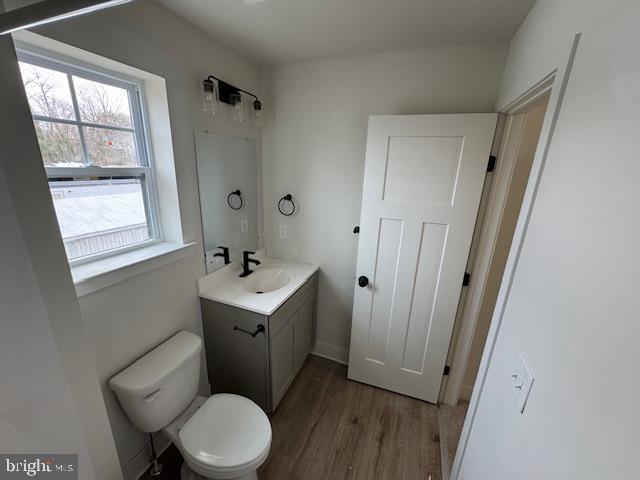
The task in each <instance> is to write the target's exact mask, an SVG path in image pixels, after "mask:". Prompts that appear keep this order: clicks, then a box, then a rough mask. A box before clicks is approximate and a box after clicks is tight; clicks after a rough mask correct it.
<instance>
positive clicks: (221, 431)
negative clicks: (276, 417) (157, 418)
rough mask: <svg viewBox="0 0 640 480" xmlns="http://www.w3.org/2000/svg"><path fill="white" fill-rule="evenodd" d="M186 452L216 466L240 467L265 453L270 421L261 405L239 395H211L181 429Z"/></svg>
mask: <svg viewBox="0 0 640 480" xmlns="http://www.w3.org/2000/svg"><path fill="white" fill-rule="evenodd" d="M179 436H180V441H181V443H182V445H183V447H184V449H185V450H186V452H187V453H188V454H189V455H190V456H191V457H192V458H193V459H195V460H197V461H199V462H201V463H204V464H206V465H207V466H210V467H214V468H222V469H224V468H238V467H242V466H244V465H247V464H249V463H251V462H254V461H256V460H257V459H258V458H260V457H262V456H264V455H265V454H266V453H267V452H268V450H269V447H270V445H271V424H270V423H269V419H268V418H267V416H266V415H265V413H264V412H263V411H262V409H261V408H260V407H258V405H256V404H255V403H253V402H252V401H251V400H249V399H248V398H245V397H241V396H239V395H232V394H228V393H221V394H217V395H212V396H211V397H209V399H208V400H207V401H206V402H204V403H203V404H202V406H201V407H200V408H199V409H198V411H197V412H196V413H194V414H193V416H192V417H191V418H190V419H189V420H188V421H187V423H185V424H184V425H183V427H182V428H181V429H180V432H179Z"/></svg>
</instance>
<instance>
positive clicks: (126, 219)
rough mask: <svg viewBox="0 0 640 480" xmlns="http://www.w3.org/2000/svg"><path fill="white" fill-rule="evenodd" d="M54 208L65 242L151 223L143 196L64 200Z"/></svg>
mask: <svg viewBox="0 0 640 480" xmlns="http://www.w3.org/2000/svg"><path fill="white" fill-rule="evenodd" d="M53 205H54V207H55V209H56V214H57V216H58V223H59V224H60V231H61V232H62V237H63V238H65V239H68V238H70V237H77V236H81V235H86V234H91V233H96V232H103V231H106V230H114V229H119V228H124V227H129V226H132V225H139V224H145V223H146V222H147V218H146V215H145V211H144V203H143V201H142V197H141V195H140V194H139V193H122V194H117V195H113V194H111V195H91V196H86V197H70V198H60V199H55V200H54V202H53Z"/></svg>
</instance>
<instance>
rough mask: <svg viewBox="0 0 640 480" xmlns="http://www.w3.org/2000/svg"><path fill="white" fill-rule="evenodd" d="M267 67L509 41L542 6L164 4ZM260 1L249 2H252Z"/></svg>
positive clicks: (336, 0)
mask: <svg viewBox="0 0 640 480" xmlns="http://www.w3.org/2000/svg"><path fill="white" fill-rule="evenodd" d="M158 1H159V2H160V3H162V4H163V5H165V6H166V7H168V8H169V9H171V10H172V11H174V12H175V13H177V14H178V15H180V16H181V17H183V18H185V19H186V20H188V21H189V22H191V23H193V24H195V25H196V26H198V27H199V28H201V29H202V30H204V31H206V32H208V33H209V34H211V35H212V36H213V37H215V38H217V39H218V40H220V41H221V42H222V43H225V44H227V45H229V46H230V47H232V48H233V49H234V50H236V51H237V52H238V53H241V54H243V55H244V56H245V57H247V58H248V59H250V60H253V61H254V62H256V63H259V64H261V65H273V64H283V63H289V62H295V61H301V60H311V59H319V58H328V57H344V56H351V55H361V54H368V53H380V52H390V51H397V50H411V49H420V48H429V47H434V46H444V45H463V44H474V43H484V42H493V41H507V40H509V39H510V38H511V37H512V36H513V34H514V33H515V31H516V30H517V28H518V26H520V24H521V23H522V21H523V20H524V18H525V17H526V15H527V13H528V12H529V10H530V9H531V7H532V6H533V4H534V3H535V0H265V1H261V2H258V3H247V2H245V1H244V0H158ZM252 1H255V0H249V2H252Z"/></svg>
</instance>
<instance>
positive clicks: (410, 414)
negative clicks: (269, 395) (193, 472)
mask: <svg viewBox="0 0 640 480" xmlns="http://www.w3.org/2000/svg"><path fill="white" fill-rule="evenodd" d="M270 420H271V426H272V429H273V441H272V444H271V452H270V454H269V458H268V459H267V461H266V462H265V463H264V464H263V465H262V467H261V468H260V471H259V477H260V480H325V479H326V480H329V479H330V480H342V479H345V480H347V479H348V480H428V479H429V475H431V479H432V480H442V476H441V469H440V444H439V434H438V432H439V430H438V407H437V406H435V405H431V404H429V403H425V402H421V401H419V400H415V399H412V398H409V397H405V396H402V395H398V394H396V393H392V392H388V391H386V390H381V389H378V388H375V387H371V386H369V385H364V384H361V383H357V382H352V381H350V380H348V379H347V367H345V366H344V365H340V364H338V363H335V362H332V361H330V360H325V359H322V358H319V357H316V356H313V355H311V356H309V358H308V359H307V362H306V363H305V365H304V366H303V367H302V370H301V371H300V373H299V374H298V376H297V377H296V379H295V381H294V382H293V384H292V385H291V387H290V388H289V391H288V392H287V393H286V395H285V397H284V398H283V400H282V402H281V404H280V405H279V406H278V409H277V411H276V412H275V413H274V414H272V415H270ZM160 461H161V462H162V463H163V465H164V471H163V473H162V475H161V476H159V477H151V476H149V474H148V473H147V474H146V475H145V476H143V477H142V479H143V480H151V479H152V478H153V480H179V478H180V475H179V471H180V465H181V464H182V457H181V456H180V453H179V452H178V450H177V448H176V447H175V446H173V445H171V446H170V447H169V448H168V449H167V450H166V451H165V452H164V453H163V454H162V455H161V456H160Z"/></svg>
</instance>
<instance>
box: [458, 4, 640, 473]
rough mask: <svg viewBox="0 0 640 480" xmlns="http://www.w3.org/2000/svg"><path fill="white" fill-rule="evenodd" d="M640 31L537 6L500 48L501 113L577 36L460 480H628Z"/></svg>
mask: <svg viewBox="0 0 640 480" xmlns="http://www.w3.org/2000/svg"><path fill="white" fill-rule="evenodd" d="M639 25H640V4H639V3H638V2H637V1H622V0H616V1H608V2H601V1H596V0H591V1H585V0H554V1H550V0H539V1H538V3H537V4H536V6H535V7H534V8H533V10H532V11H531V13H530V15H529V17H528V18H527V20H526V22H525V24H524V25H523V26H522V28H521V29H520V30H519V32H518V34H517V35H516V37H515V39H514V40H513V42H512V47H511V51H510V54H509V57H508V62H507V67H506V72H507V73H506V75H505V81H504V84H503V86H502V94H501V97H502V98H503V99H504V101H508V100H509V99H511V98H513V97H514V96H516V95H517V94H518V93H521V92H523V91H524V90H525V89H526V88H528V87H530V86H532V85H533V84H534V83H536V82H537V81H538V80H540V79H541V78H542V77H543V76H544V75H546V74H547V73H549V72H550V71H551V70H552V69H553V68H555V67H556V66H557V63H558V62H559V61H560V59H559V56H560V55H561V54H562V53H563V52H566V51H567V49H568V47H569V44H570V42H571V38H572V36H573V34H574V33H576V32H581V33H582V38H581V41H580V45H579V48H578V51H577V55H576V58H575V63H574V66H573V70H572V73H571V78H570V80H569V83H568V86H567V92H566V96H565V99H564V103H563V105H562V109H561V112H560V116H559V118H558V123H557V127H556V130H555V134H554V137H553V140H552V143H551V147H550V150H549V153H548V158H547V164H546V168H545V171H544V174H543V177H542V181H541V184H540V188H539V192H538V195H537V200H536V203H535V206H534V209H533V214H532V217H531V220H530V224H529V228H528V232H527V235H526V238H525V241H524V245H523V250H522V254H521V257H520V261H519V265H518V267H517V271H516V275H515V280H514V283H513V287H512V291H511V295H510V298H509V301H508V304H507V307H506V310H505V314H504V319H503V324H502V329H501V332H500V336H499V338H498V341H497V344H496V348H495V352H494V355H493V362H492V364H491V366H490V369H489V372H488V376H487V380H486V385H485V390H484V392H483V396H482V397H481V398H480V403H479V409H478V412H477V416H476V421H475V423H474V427H473V429H472V430H471V436H470V440H469V445H468V448H467V453H466V456H465V457H464V460H463V464H462V470H461V475H460V478H461V479H465V480H467V479H487V478H491V479H495V480H501V479H504V480H507V479H508V480H514V479H525V478H526V479H538V478H544V479H549V480H555V479H558V480H560V479H569V478H571V479H574V478H575V479H578V478H579V479H583V480H591V479H593V480H596V479H601V478H610V479H614V478H615V479H622V478H637V477H638V461H637V457H638V449H639V448H640V441H639V437H638V431H639V430H640V414H639V413H638V398H639V396H640V386H639V384H638V382H637V376H638V368H637V365H638V362H639V360H640V353H639V352H640V350H639V349H638V338H639V337H640V323H639V322H638V311H639V310H640V296H639V295H638V289H639V287H640V283H639V281H638V276H637V271H638V268H639V267H640V260H639V259H640V257H639V256H638V244H639V243H640V227H639V224H638V218H639V217H640V196H639V193H638V192H639V191H640V190H639V189H638V184H639V183H640V162H638V151H639V150H640V136H639V135H638V112H640V50H639V49H638V44H640V29H639V28H638V26H639ZM517 346H520V347H522V349H523V351H524V352H525V354H526V355H527V357H528V359H529V362H530V363H531V366H532V368H533V371H534V374H535V376H536V383H535V384H534V387H533V391H532V394H531V397H530V399H529V402H528V404H527V407H526V410H525V412H524V414H523V415H520V414H518V413H516V411H515V405H514V401H513V394H512V392H511V391H510V390H511V387H510V386H509V382H510V379H509V374H510V371H511V370H510V367H511V365H512V358H513V356H514V354H515V349H516V347H517Z"/></svg>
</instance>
